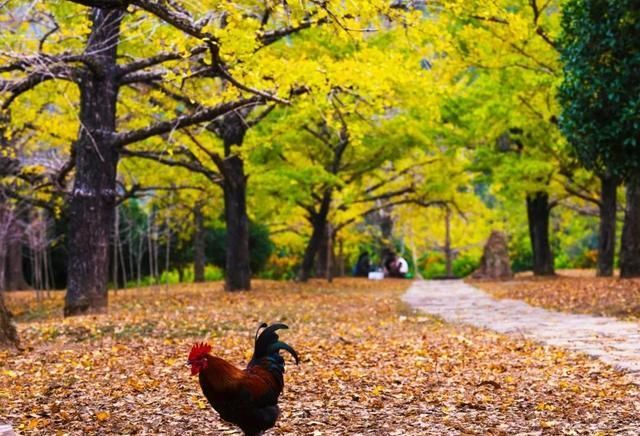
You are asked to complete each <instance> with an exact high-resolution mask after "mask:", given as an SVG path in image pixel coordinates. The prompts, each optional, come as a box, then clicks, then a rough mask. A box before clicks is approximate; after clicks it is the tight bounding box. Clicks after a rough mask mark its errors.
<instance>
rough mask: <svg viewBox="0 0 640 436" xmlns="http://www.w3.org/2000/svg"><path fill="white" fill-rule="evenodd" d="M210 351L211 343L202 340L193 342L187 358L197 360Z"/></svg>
mask: <svg viewBox="0 0 640 436" xmlns="http://www.w3.org/2000/svg"><path fill="white" fill-rule="evenodd" d="M209 351H211V345H209V344H206V343H204V342H201V343H199V344H198V343H195V344H193V347H191V352H190V353H189V360H198V359H200V358H202V357H203V356H204V355H205V354H208V353H209Z"/></svg>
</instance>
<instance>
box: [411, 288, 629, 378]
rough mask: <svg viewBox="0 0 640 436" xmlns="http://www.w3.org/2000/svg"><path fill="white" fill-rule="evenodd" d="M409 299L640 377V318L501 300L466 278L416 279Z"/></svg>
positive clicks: (443, 313)
mask: <svg viewBox="0 0 640 436" xmlns="http://www.w3.org/2000/svg"><path fill="white" fill-rule="evenodd" d="M403 300H404V301H405V302H407V303H408V304H410V305H411V306H413V307H414V308H416V309H419V310H421V311H423V312H426V313H430V314H433V315H438V316H440V317H441V318H443V319H444V320H446V321H449V322H459V323H464V324H471V325H474V326H478V327H484V328H487V329H491V330H495V331H498V332H500V333H508V334H520V335H523V336H525V337H527V338H529V339H533V340H536V341H538V342H542V343H545V344H549V345H555V346H560V347H565V348H568V349H571V350H575V351H579V352H582V353H585V354H588V355H590V356H593V357H597V358H599V359H601V360H602V361H604V362H606V363H608V364H610V365H613V366H615V367H617V368H619V369H622V370H624V371H627V372H629V374H630V375H631V376H632V377H633V378H634V379H637V380H638V381H639V382H640V324H638V323H633V322H624V321H620V320H617V319H615V318H607V317H598V316H590V315H577V314H568V313H562V312H553V311H550V310H546V309H542V308H539V307H533V306H530V305H529V304H527V303H525V302H523V301H519V300H507V299H505V300H497V299H495V298H493V297H491V296H489V295H488V294H486V293H485V292H483V291H481V290H480V289H478V288H475V287H473V286H471V285H468V284H466V283H464V282H463V281H462V280H437V281H436V280H433V281H416V282H414V283H413V285H411V287H410V288H409V290H408V291H407V292H406V294H405V295H404V296H403Z"/></svg>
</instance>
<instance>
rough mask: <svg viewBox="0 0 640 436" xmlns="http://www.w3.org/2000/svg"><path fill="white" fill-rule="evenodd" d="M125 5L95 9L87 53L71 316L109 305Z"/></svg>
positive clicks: (77, 146) (67, 310)
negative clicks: (119, 60)
mask: <svg viewBox="0 0 640 436" xmlns="http://www.w3.org/2000/svg"><path fill="white" fill-rule="evenodd" d="M123 14H124V10H123V9H101V8H92V9H91V22H92V28H91V34H90V35H89V40H88V43H87V47H86V50H85V53H86V55H87V56H89V57H90V58H91V59H92V61H93V62H92V68H87V70H86V72H85V73H83V76H82V77H81V78H80V123H81V125H82V128H81V129H80V135H79V138H78V140H77V141H76V142H75V143H74V145H73V147H74V151H75V169H76V175H75V181H74V185H73V190H72V192H71V199H70V202H69V235H68V237H69V240H68V246H69V267H68V268H69V269H68V276H69V277H68V289H67V294H66V298H65V307H64V314H65V316H70V315H78V314H82V313H85V312H102V311H105V310H106V308H107V299H108V294H107V275H108V266H109V242H110V236H111V231H112V229H113V220H114V211H115V206H116V168H117V165H118V151H117V149H116V147H115V146H114V145H113V136H114V134H115V127H116V101H117V98H118V87H119V85H118V79H117V77H116V70H117V66H116V52H117V47H118V40H119V32H120V22H121V21H122V17H123Z"/></svg>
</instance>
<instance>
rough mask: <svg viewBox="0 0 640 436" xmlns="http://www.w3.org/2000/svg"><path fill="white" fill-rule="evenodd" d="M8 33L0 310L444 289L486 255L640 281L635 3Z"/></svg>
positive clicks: (8, 11)
mask: <svg viewBox="0 0 640 436" xmlns="http://www.w3.org/2000/svg"><path fill="white" fill-rule="evenodd" d="M614 5H615V7H614ZM0 8H1V10H2V13H1V14H0V26H1V27H2V32H1V33H0V177H1V179H0V288H2V289H20V288H25V287H33V288H36V289H44V288H47V289H48V288H66V289H67V292H66V300H65V315H75V314H81V313H85V312H87V311H101V310H104V309H105V308H106V307H107V304H108V301H107V295H108V294H107V289H108V287H109V286H113V287H116V288H117V287H126V286H130V285H132V284H138V285H140V284H148V283H154V282H155V283H158V282H167V283H168V282H170V281H191V280H195V281H204V280H205V279H206V280H212V279H224V281H225V288H226V289H227V290H229V291H235V290H249V289H250V288H251V278H252V277H263V278H274V279H294V278H295V279H297V280H301V281H306V280H308V279H309V278H310V277H314V276H318V277H326V278H329V279H331V278H332V277H333V276H335V275H349V274H351V273H352V271H353V269H354V267H355V266H356V263H357V261H358V259H359V258H360V257H361V256H362V254H363V253H365V252H367V253H368V254H369V255H370V257H371V266H372V267H373V268H376V267H379V266H382V263H383V261H384V256H385V253H391V252H393V253H396V254H399V255H402V256H403V257H404V258H406V260H407V261H408V262H409V264H410V266H411V274H415V275H421V276H424V277H449V276H458V277H461V276H466V275H468V274H470V273H471V272H473V271H474V270H475V269H476V268H478V266H479V264H480V258H481V255H482V250H483V246H484V243H485V241H486V240H487V238H488V236H489V234H490V233H491V232H492V231H494V230H497V231H501V232H503V233H504V234H505V235H506V236H507V240H508V249H509V256H510V258H511V267H512V268H513V270H515V271H521V270H532V271H533V272H534V273H535V274H537V275H552V274H554V271H555V269H557V268H573V267H596V268H597V270H598V273H599V274H600V275H605V276H606V275H611V274H613V272H614V269H615V267H616V266H617V265H618V259H619V266H620V267H621V271H622V274H623V276H626V277H632V276H638V275H640V264H639V263H638V259H640V215H639V214H640V188H638V181H637V180H636V177H635V175H634V174H635V172H637V171H636V170H637V168H636V166H637V161H638V159H636V158H635V157H636V156H635V155H636V154H637V148H638V147H637V141H638V134H637V133H638V126H640V121H638V113H640V110H638V102H639V101H640V100H639V97H638V95H640V93H638V92H636V91H637V90H638V86H639V85H638V81H637V75H635V76H634V71H637V66H638V53H640V51H639V50H638V44H640V42H639V41H640V37H639V34H638V32H639V30H638V29H639V26H640V24H639V21H640V19H639V16H638V10H637V6H635V4H634V3H633V2H630V1H629V2H615V1H613V0H570V1H566V2H561V1H555V0H550V1H541V0H528V1H524V0H499V1H484V0H477V1H471V2H469V1H462V0H448V1H443V2H425V1H419V0H416V1H413V0H411V1H409V0H394V1H388V0H368V1H350V2H344V1H337V0H326V1H316V0H311V1H306V0H304V1H299V2H281V1H272V0H266V1H254V0H238V1H232V2H217V1H216V2H211V1H206V0H194V1H188V2H173V1H152V0H133V1H127V0H74V1H48V2H45V1H22V0H6V1H3V2H0ZM594 47H595V49H594ZM614 76H615V77H614ZM612 77H614V78H615V80H613V79H612ZM585 81H587V82H589V83H591V84H592V86H591V87H584V86H582V85H583V83H585ZM594 95H595V96H596V97H594ZM603 114H605V115H606V117H605V116H604V115H603ZM634 162H635V163H634ZM621 186H623V187H624V189H625V190H626V196H625V195H624V193H623V190H622V189H619V188H620V187H621ZM623 222H624V226H623V224H622V223H623ZM621 227H624V229H623V231H622V232H620V231H619V230H620V228H621ZM620 234H621V235H622V238H621V239H620V240H618V239H619V238H618V237H617V235H620ZM618 248H619V249H620V256H617V255H616V252H617V250H618Z"/></svg>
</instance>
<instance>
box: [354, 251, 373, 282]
mask: <svg viewBox="0 0 640 436" xmlns="http://www.w3.org/2000/svg"><path fill="white" fill-rule="evenodd" d="M370 269H371V262H370V261H369V253H368V252H366V251H365V252H363V253H361V254H360V256H359V257H358V262H356V268H355V271H354V274H353V275H354V276H356V277H367V276H368V275H369V270H370Z"/></svg>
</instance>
